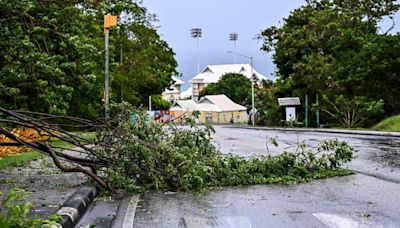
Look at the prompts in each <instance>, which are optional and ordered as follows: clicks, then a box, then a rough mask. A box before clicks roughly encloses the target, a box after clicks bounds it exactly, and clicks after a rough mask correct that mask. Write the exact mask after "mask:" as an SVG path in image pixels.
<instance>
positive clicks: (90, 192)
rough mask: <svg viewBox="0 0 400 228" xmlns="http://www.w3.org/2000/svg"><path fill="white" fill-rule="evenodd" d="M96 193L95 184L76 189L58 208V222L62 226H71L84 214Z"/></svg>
mask: <svg viewBox="0 0 400 228" xmlns="http://www.w3.org/2000/svg"><path fill="white" fill-rule="evenodd" d="M96 195H97V188H96V187H95V186H90V187H82V188H80V189H78V190H77V191H76V192H75V193H74V194H73V195H72V196H71V197H70V198H69V199H68V200H66V201H65V202H64V204H63V205H62V206H61V207H60V209H58V211H57V213H56V214H57V215H59V216H61V221H60V222H59V224H60V225H61V226H62V227H63V228H73V227H74V226H75V225H76V224H77V223H78V221H79V219H80V218H81V217H82V215H84V214H85V212H86V210H87V209H88V208H89V206H90V204H91V203H92V202H93V200H94V198H95V197H96Z"/></svg>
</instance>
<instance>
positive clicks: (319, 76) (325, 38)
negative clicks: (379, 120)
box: [260, 0, 400, 113]
mask: <svg viewBox="0 0 400 228" xmlns="http://www.w3.org/2000/svg"><path fill="white" fill-rule="evenodd" d="M398 8H399V5H398V4H397V3H396V1H393V0H344V1H343V0H341V1H339V0H322V1H318V0H312V1H309V4H308V5H306V6H303V7H301V8H299V9H297V10H295V11H293V12H292V13H291V15H290V16H289V17H288V18H286V19H285V23H284V25H283V26H282V27H280V28H278V27H270V28H267V29H265V30H264V31H263V32H262V34H261V36H260V37H261V38H262V39H263V40H264V45H263V47H262V49H263V50H264V51H275V54H274V62H275V64H276V65H277V68H278V71H277V75H278V77H279V78H278V85H280V88H281V92H280V93H281V94H283V95H297V96H301V97H303V95H305V94H306V93H308V94H310V95H311V94H315V93H320V94H321V93H322V94H325V95H327V96H329V97H331V98H330V100H336V99H335V97H336V96H337V95H339V94H341V95H343V96H345V98H347V99H352V98H354V97H357V96H363V97H366V98H367V100H370V101H371V100H373V101H378V100H380V99H383V100H384V102H385V110H386V113H393V112H400V103H399V102H397V100H400V97H399V95H398V93H396V92H394V91H395V90H396V89H395V87H397V85H396V83H399V82H400V77H399V75H398V73H396V72H395V69H399V67H400V62H399V61H398V59H399V57H400V52H398V51H396V50H398V47H399V46H398V45H397V44H396V41H397V40H398V39H399V36H398V35H387V34H379V33H378V31H379V29H378V26H377V22H378V21H380V20H381V19H382V17H384V16H389V17H391V16H392V15H393V13H394V12H396V11H397V10H398ZM372 48H374V50H373V49H372ZM382 63H385V64H382ZM389 91H390V92H389Z"/></svg>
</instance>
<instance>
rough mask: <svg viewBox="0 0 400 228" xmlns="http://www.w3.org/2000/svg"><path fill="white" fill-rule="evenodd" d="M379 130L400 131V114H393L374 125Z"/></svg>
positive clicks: (374, 128)
mask: <svg viewBox="0 0 400 228" xmlns="http://www.w3.org/2000/svg"><path fill="white" fill-rule="evenodd" d="M372 129H373V130H377V131H399V132H400V115H397V116H392V117H389V118H387V119H384V120H382V121H381V122H380V123H378V124H376V125H375V126H374V127H372Z"/></svg>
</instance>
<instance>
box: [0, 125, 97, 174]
mask: <svg viewBox="0 0 400 228" xmlns="http://www.w3.org/2000/svg"><path fill="white" fill-rule="evenodd" d="M94 135H95V134H94V133H92V132H89V133H87V132H85V133H82V136H83V137H84V138H86V139H93V138H94ZM50 144H51V145H52V146H55V147H63V148H72V147H74V145H72V144H69V143H67V142H64V141H61V140H55V141H51V142H50ZM43 156H45V155H43V154H42V153H40V152H38V151H28V152H24V153H21V154H16V155H12V156H7V157H2V158H0V170H4V169H9V168H13V167H23V166H26V165H27V164H29V163H30V162H31V161H34V160H38V159H40V158H42V157H43Z"/></svg>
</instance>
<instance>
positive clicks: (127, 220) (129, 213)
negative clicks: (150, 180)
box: [122, 195, 140, 228]
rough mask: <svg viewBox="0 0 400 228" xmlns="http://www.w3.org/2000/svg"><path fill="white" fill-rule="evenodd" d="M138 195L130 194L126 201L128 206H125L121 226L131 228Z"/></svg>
mask: <svg viewBox="0 0 400 228" xmlns="http://www.w3.org/2000/svg"><path fill="white" fill-rule="evenodd" d="M139 198H140V195H134V196H132V198H131V200H129V202H128V207H127V208H126V212H125V217H124V221H123V222H122V228H132V227H133V221H134V220H135V213H136V207H137V204H138V202H139Z"/></svg>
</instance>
